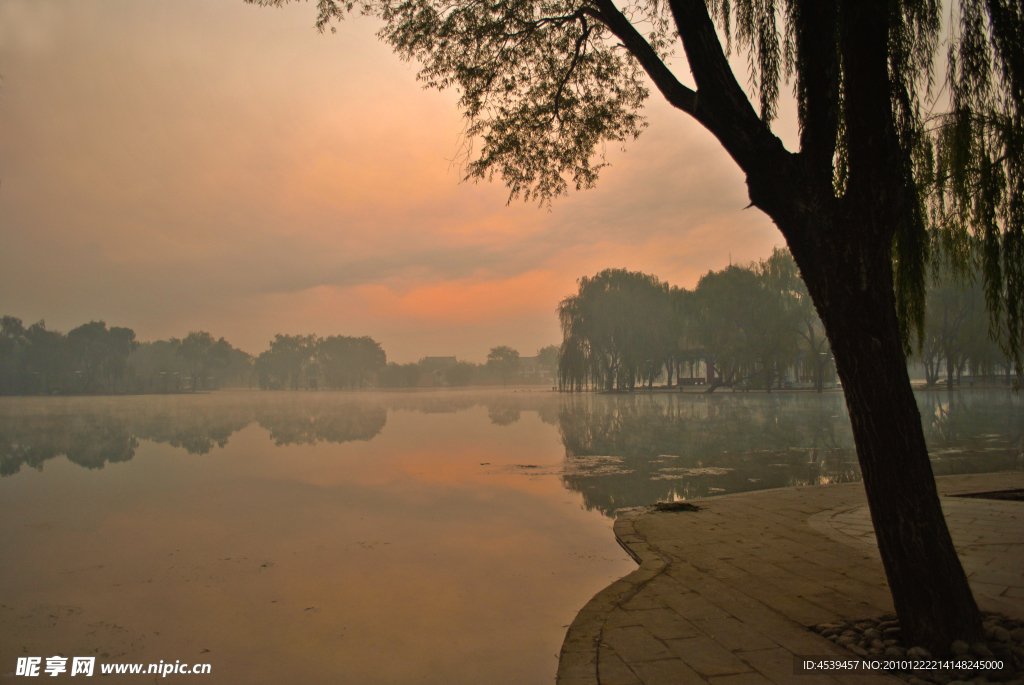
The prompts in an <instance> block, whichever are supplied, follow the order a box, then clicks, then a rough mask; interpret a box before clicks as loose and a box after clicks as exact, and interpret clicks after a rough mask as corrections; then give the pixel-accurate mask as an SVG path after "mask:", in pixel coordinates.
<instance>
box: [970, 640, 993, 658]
mask: <svg viewBox="0 0 1024 685" xmlns="http://www.w3.org/2000/svg"><path fill="white" fill-rule="evenodd" d="M971 654H973V655H974V656H979V657H992V656H995V655H994V654H992V650H991V649H989V648H988V646H987V645H986V644H985V643H984V642H975V643H974V644H973V645H971Z"/></svg>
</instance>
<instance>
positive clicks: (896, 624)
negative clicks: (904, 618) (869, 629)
mask: <svg viewBox="0 0 1024 685" xmlns="http://www.w3.org/2000/svg"><path fill="white" fill-rule="evenodd" d="M899 627H900V622H899V621H882V622H881V623H879V624H878V629H879V630H883V631H884V630H887V629H888V628H899Z"/></svg>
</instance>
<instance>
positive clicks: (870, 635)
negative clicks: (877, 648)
mask: <svg viewBox="0 0 1024 685" xmlns="http://www.w3.org/2000/svg"><path fill="white" fill-rule="evenodd" d="M864 637H866V638H867V639H869V640H881V639H882V631H880V630H878V629H877V628H868V629H867V630H865V631H864Z"/></svg>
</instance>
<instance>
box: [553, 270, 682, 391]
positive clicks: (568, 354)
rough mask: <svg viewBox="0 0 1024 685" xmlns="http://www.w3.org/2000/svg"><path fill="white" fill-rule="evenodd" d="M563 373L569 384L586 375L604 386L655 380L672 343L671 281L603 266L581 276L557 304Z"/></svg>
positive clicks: (624, 387) (578, 382)
mask: <svg viewBox="0 0 1024 685" xmlns="http://www.w3.org/2000/svg"><path fill="white" fill-rule="evenodd" d="M558 319H559V323H560V324H561V326H562V347H561V355H560V358H559V377H560V378H561V379H562V381H563V385H565V386H568V387H569V388H570V389H572V388H573V387H580V386H582V385H583V384H584V383H585V382H586V381H591V382H593V383H595V384H600V385H601V386H602V387H603V388H604V389H605V390H606V391H610V390H612V389H616V390H627V389H628V390H633V389H634V388H635V387H636V382H637V381H638V380H640V381H647V382H649V383H653V379H654V377H655V376H657V375H659V374H660V372H661V366H662V362H663V360H664V359H665V358H666V356H667V354H668V352H669V351H670V349H671V325H670V324H671V321H670V319H671V303H670V300H669V286H668V284H667V283H662V282H661V281H659V280H658V278H657V277H656V276H652V275H650V274H645V273H640V272H639V271H626V270H625V269H605V270H604V271H602V272H601V273H599V274H596V275H595V276H593V277H592V278H588V277H586V276H584V277H583V278H581V279H579V290H578V292H577V293H576V294H575V295H570V296H569V297H567V298H565V299H564V300H562V301H561V302H560V303H559V305H558Z"/></svg>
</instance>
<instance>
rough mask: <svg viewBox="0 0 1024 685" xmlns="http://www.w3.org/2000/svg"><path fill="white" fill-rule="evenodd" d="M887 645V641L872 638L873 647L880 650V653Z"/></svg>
mask: <svg viewBox="0 0 1024 685" xmlns="http://www.w3.org/2000/svg"><path fill="white" fill-rule="evenodd" d="M885 646H886V645H885V643H884V642H882V641H881V640H872V641H871V648H872V649H877V650H879V653H881V652H882V651H883V650H885Z"/></svg>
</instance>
